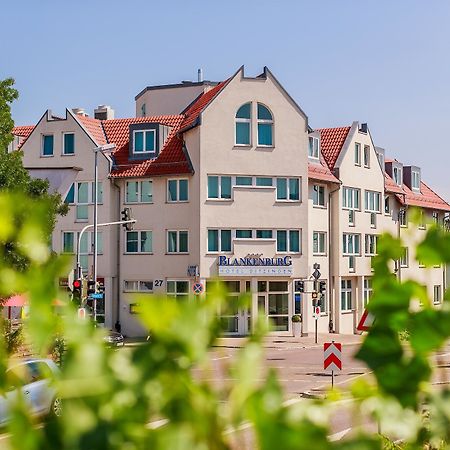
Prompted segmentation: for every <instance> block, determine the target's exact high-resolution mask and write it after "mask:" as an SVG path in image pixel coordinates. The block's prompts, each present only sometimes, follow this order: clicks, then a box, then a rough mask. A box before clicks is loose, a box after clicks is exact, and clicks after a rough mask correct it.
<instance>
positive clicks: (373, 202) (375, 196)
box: [364, 191, 381, 213]
mask: <svg viewBox="0 0 450 450" xmlns="http://www.w3.org/2000/svg"><path fill="white" fill-rule="evenodd" d="M364 194H365V210H366V211H367V212H378V213H380V212H381V193H380V192H374V191H365V192H364Z"/></svg>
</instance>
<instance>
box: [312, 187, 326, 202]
mask: <svg viewBox="0 0 450 450" xmlns="http://www.w3.org/2000/svg"><path fill="white" fill-rule="evenodd" d="M316 188H317V189H316ZM320 191H322V195H323V204H321V203H320ZM316 199H317V203H316V202H315V200H316ZM312 204H313V207H315V208H326V201H325V186H324V185H323V184H313V187H312Z"/></svg>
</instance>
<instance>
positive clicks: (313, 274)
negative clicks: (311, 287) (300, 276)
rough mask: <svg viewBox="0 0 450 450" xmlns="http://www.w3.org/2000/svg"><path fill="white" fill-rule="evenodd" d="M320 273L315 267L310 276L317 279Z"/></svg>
mask: <svg viewBox="0 0 450 450" xmlns="http://www.w3.org/2000/svg"><path fill="white" fill-rule="evenodd" d="M321 275H322V274H321V273H320V272H319V269H316V270H315V271H314V272H313V273H312V276H313V277H314V279H316V280H318V279H319V278H320V276H321Z"/></svg>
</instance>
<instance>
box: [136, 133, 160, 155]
mask: <svg viewBox="0 0 450 450" xmlns="http://www.w3.org/2000/svg"><path fill="white" fill-rule="evenodd" d="M155 148H156V138H155V130H139V131H137V130H136V131H134V132H133V153H139V154H142V153H155V152H156V150H155Z"/></svg>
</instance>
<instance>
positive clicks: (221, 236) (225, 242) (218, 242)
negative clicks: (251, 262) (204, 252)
mask: <svg viewBox="0 0 450 450" xmlns="http://www.w3.org/2000/svg"><path fill="white" fill-rule="evenodd" d="M208 252H231V230H208Z"/></svg>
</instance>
